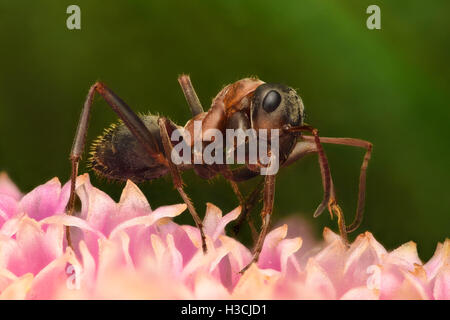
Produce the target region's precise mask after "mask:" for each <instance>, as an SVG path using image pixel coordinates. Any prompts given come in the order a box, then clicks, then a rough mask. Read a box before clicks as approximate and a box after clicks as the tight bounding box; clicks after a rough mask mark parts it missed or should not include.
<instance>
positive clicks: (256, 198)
mask: <svg viewBox="0 0 450 320" xmlns="http://www.w3.org/2000/svg"><path fill="white" fill-rule="evenodd" d="M263 187H264V180H261V181H259V182H258V184H257V185H256V187H255V189H254V190H253V191H252V192H251V193H250V195H248V196H247V197H246V198H244V199H243V200H242V202H241V206H242V212H241V215H240V216H239V219H238V220H237V221H236V223H235V225H234V226H233V232H234V234H235V235H236V236H237V235H238V234H239V231H240V229H241V227H242V224H243V223H244V221H247V223H248V225H249V227H250V230H251V232H252V237H253V241H256V239H257V236H258V233H257V231H256V228H255V226H254V224H253V222H252V220H251V215H250V214H251V212H252V211H253V208H254V207H255V206H256V204H257V203H259V202H260V201H261V193H262V190H263Z"/></svg>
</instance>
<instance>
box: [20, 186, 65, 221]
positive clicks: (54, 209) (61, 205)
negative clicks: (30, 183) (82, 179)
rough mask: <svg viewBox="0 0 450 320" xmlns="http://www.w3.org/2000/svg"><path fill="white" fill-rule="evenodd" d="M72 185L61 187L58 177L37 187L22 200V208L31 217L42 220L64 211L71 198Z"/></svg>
mask: <svg viewBox="0 0 450 320" xmlns="http://www.w3.org/2000/svg"><path fill="white" fill-rule="evenodd" d="M69 192H70V186H69V184H66V185H65V186H64V188H62V189H61V183H60V182H59V180H58V178H53V179H52V180H50V181H48V182H47V183H45V184H43V185H41V186H39V187H37V188H35V189H34V190H33V191H31V192H30V193H28V194H26V195H25V196H24V197H23V198H22V200H21V201H20V208H21V210H22V211H23V212H25V213H26V214H27V215H28V216H29V217H30V218H33V219H36V220H38V221H39V220H42V219H44V218H46V217H49V216H52V215H54V214H58V213H64V210H65V207H66V205H67V201H68V200H69Z"/></svg>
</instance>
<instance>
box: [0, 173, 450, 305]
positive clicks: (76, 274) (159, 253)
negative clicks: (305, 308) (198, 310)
mask: <svg viewBox="0 0 450 320" xmlns="http://www.w3.org/2000/svg"><path fill="white" fill-rule="evenodd" d="M68 193H69V185H68V184H66V185H64V186H61V184H60V182H59V181H58V179H56V178H55V179H52V180H50V181H49V182H47V183H46V184H44V185H41V186H39V187H37V188H36V189H34V190H33V191H31V192H30V193H28V194H26V195H22V194H21V193H20V191H19V190H18V188H17V187H16V186H15V185H14V184H13V183H12V182H11V181H10V179H9V178H8V177H7V175H6V174H4V173H3V174H1V175H0V298H2V299H93V298H95V299H116V298H121V299H164V298H165V299H450V240H448V239H447V240H446V241H445V242H444V243H440V244H438V246H437V249H436V253H435V254H434V256H433V257H432V258H431V259H430V261H428V262H427V263H426V264H423V263H422V262H421V260H420V259H419V257H418V254H417V250H416V245H415V244H414V243H413V242H409V243H406V244H404V245H402V246H400V247H399V248H397V249H396V250H394V251H392V252H388V251H386V249H384V248H383V246H382V245H381V244H380V243H378V242H377V241H376V240H375V238H374V237H373V236H372V234H371V233H369V232H366V233H364V234H361V235H360V236H359V237H358V238H357V239H356V240H355V241H354V242H353V243H352V244H351V246H350V247H349V248H347V247H346V245H345V244H344V242H343V241H342V239H341V238H340V237H339V236H338V235H336V234H334V233H333V232H332V231H330V230H329V229H325V230H324V234H323V236H324V241H323V243H313V242H312V241H311V240H309V239H307V240H308V241H307V242H308V244H307V247H308V248H307V250H306V249H305V248H302V242H303V241H302V239H301V238H300V237H298V236H297V237H295V235H294V237H290V238H287V231H288V225H287V224H283V225H281V226H280V227H277V228H275V229H273V230H272V231H271V232H270V233H269V234H268V235H267V238H266V241H265V243H264V247H263V251H262V253H261V256H260V260H259V262H258V264H257V265H253V266H251V267H250V268H249V269H248V270H247V271H246V272H245V273H244V275H241V274H240V273H239V271H240V270H241V269H242V268H243V267H244V266H246V265H247V263H249V261H250V260H251V252H250V250H249V249H247V248H246V247H245V246H243V245H242V244H241V243H240V242H238V241H236V240H235V239H233V238H231V237H229V236H227V235H226V234H225V227H226V225H227V224H229V223H230V222H231V221H233V220H235V219H236V218H237V217H238V216H239V214H240V208H239V207H238V208H236V209H235V210H233V211H231V212H229V213H227V214H225V215H223V214H222V211H221V210H220V209H219V208H217V207H216V206H214V205H213V204H207V206H206V213H205V218H204V221H203V222H204V226H205V233H206V236H207V244H208V253H207V254H206V255H205V254H203V253H202V250H201V244H200V235H199V232H198V230H197V229H196V228H194V227H192V226H187V225H178V224H176V223H175V222H173V221H172V218H173V217H175V216H177V215H179V214H181V213H183V212H184V211H186V206H185V205H184V204H175V205H169V206H164V207H160V208H157V209H155V210H152V209H151V207H150V205H149V203H148V202H147V200H146V198H145V196H144V195H143V194H142V192H141V191H140V190H139V188H138V187H137V186H136V185H134V184H133V183H132V182H130V181H129V182H127V184H126V186H125V188H124V190H123V192H122V196H121V198H120V201H119V203H116V202H114V201H113V200H112V199H111V198H110V197H109V196H108V195H106V194H105V193H103V192H102V191H100V190H99V189H97V188H95V187H93V186H92V185H91V183H90V181H89V176H88V175H87V174H86V175H82V176H80V177H78V179H77V194H78V195H79V197H80V199H81V203H82V208H81V211H80V212H79V213H78V214H77V215H76V216H67V215H65V214H64V208H65V206H66V204H67V201H68V196H69V195H68ZM289 225H291V226H292V228H291V229H292V230H294V231H295V230H301V229H299V228H297V225H298V222H296V221H290V222H289ZM65 226H71V230H72V232H71V234H72V242H73V247H74V248H75V249H74V251H73V250H72V249H71V248H70V247H68V246H67V244H66V240H65ZM305 234H306V233H305Z"/></svg>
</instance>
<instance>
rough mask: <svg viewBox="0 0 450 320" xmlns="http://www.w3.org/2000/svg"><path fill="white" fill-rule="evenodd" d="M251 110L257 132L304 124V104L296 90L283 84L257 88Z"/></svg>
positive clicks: (271, 84)
mask: <svg viewBox="0 0 450 320" xmlns="http://www.w3.org/2000/svg"><path fill="white" fill-rule="evenodd" d="M250 110H251V111H250V118H251V125H252V128H254V129H256V130H258V129H282V128H283V127H284V126H287V125H288V126H301V125H302V124H303V110H304V107H303V102H302V100H301V99H300V97H299V96H298V94H297V92H296V91H295V90H294V89H292V88H289V87H287V86H285V85H283V84H278V83H265V84H262V85H260V86H259V87H258V88H256V90H255V92H254V95H253V99H252V105H251V109H250Z"/></svg>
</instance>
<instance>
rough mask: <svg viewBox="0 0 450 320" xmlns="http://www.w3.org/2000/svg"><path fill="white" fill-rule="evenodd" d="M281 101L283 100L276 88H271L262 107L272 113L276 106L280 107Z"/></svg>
mask: <svg viewBox="0 0 450 320" xmlns="http://www.w3.org/2000/svg"><path fill="white" fill-rule="evenodd" d="M280 102H281V96H280V94H279V93H278V92H277V91H275V90H271V91H269V92H268V93H267V94H266V96H265V97H264V100H263V103H262V107H263V109H264V110H265V111H266V112H267V113H270V112H272V111H274V110H275V109H276V108H278V106H279V105H280Z"/></svg>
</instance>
